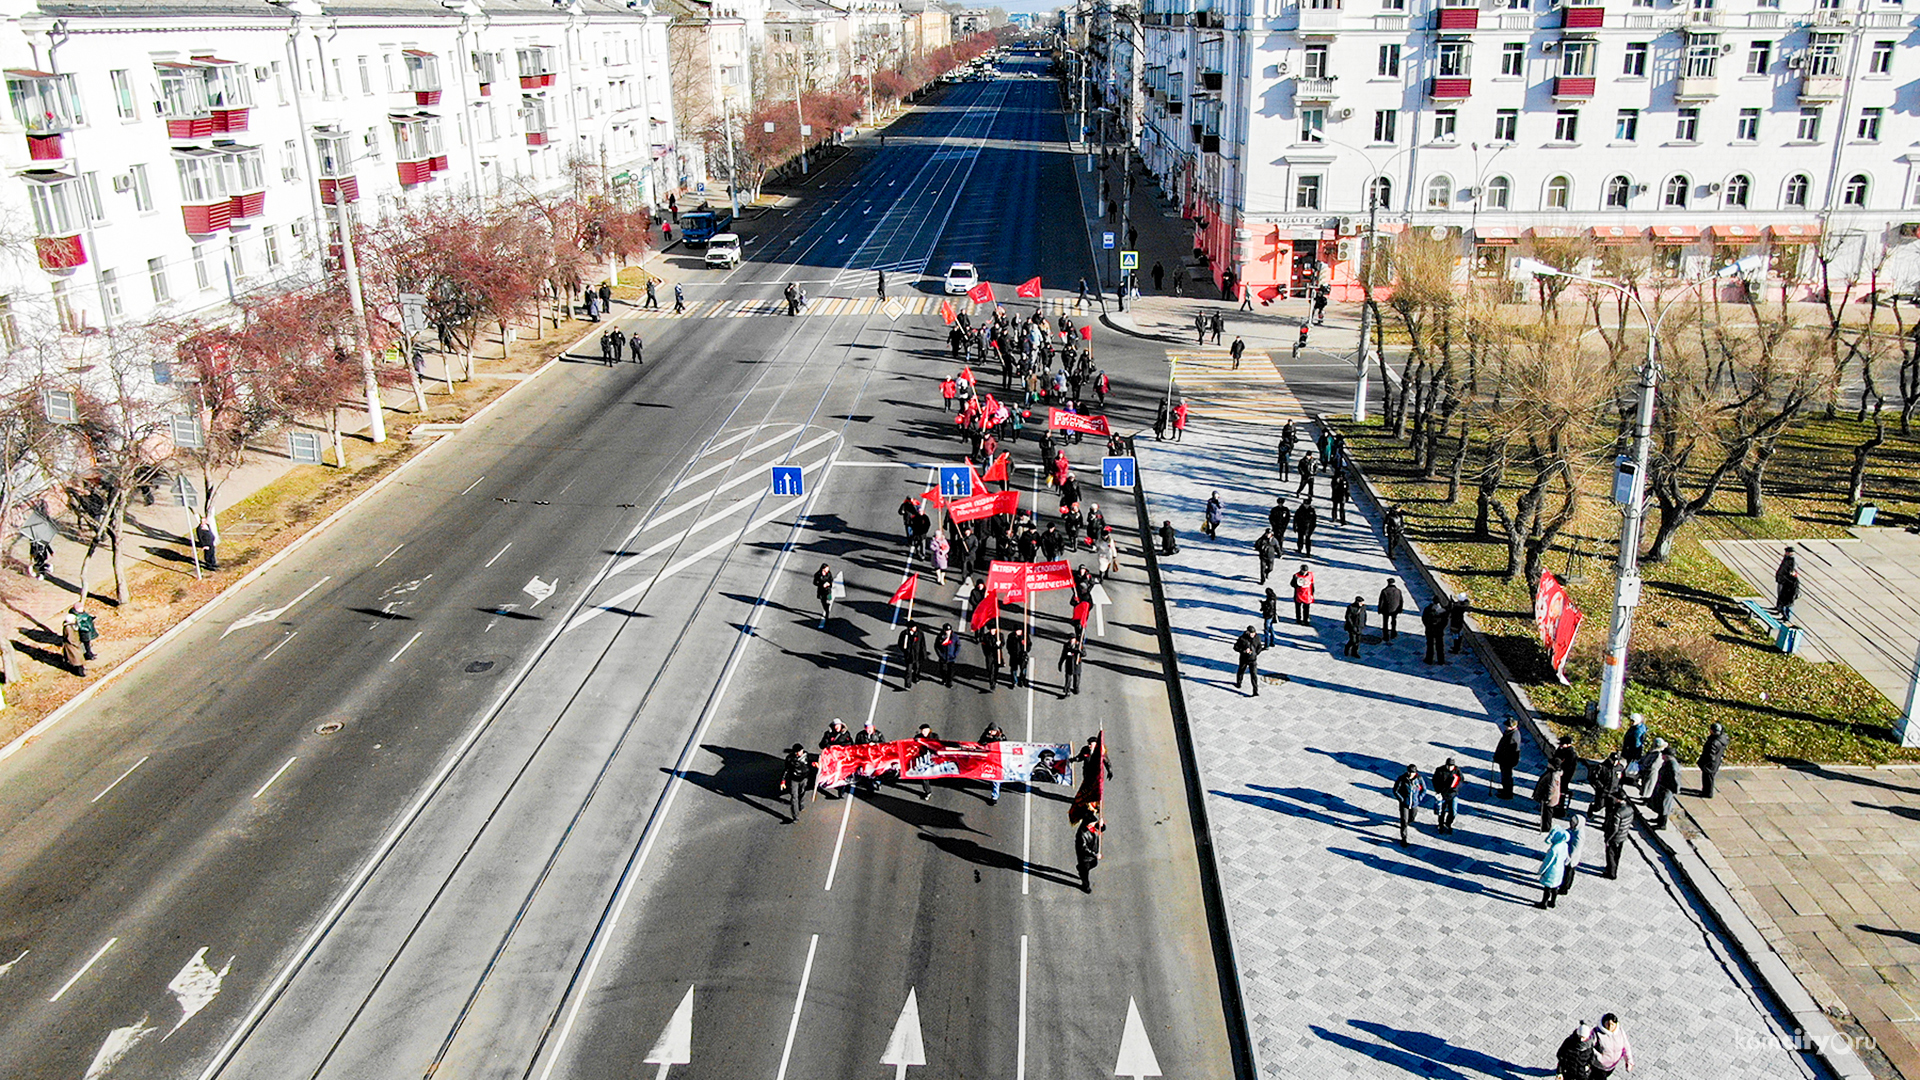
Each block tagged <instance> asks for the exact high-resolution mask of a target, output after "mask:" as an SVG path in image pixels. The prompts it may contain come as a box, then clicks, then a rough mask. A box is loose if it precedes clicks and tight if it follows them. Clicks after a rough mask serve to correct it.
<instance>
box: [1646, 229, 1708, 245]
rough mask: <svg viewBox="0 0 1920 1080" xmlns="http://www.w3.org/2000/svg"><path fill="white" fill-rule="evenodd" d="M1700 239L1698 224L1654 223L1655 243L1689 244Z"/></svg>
mask: <svg viewBox="0 0 1920 1080" xmlns="http://www.w3.org/2000/svg"><path fill="white" fill-rule="evenodd" d="M1698 239H1700V226H1698V225H1655V226H1654V227H1653V242H1654V243H1656V244H1691V243H1693V242H1694V241H1695V240H1698Z"/></svg>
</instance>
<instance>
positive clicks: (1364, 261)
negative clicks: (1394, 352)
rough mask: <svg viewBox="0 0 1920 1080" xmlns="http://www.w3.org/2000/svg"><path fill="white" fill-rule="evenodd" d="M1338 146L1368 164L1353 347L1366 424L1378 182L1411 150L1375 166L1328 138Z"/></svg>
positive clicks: (1356, 414) (1357, 411)
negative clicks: (1357, 322)
mask: <svg viewBox="0 0 1920 1080" xmlns="http://www.w3.org/2000/svg"><path fill="white" fill-rule="evenodd" d="M1326 141H1327V142H1330V143H1332V144H1334V145H1335V146H1344V147H1346V148H1347V149H1349V150H1351V151H1353V152H1354V153H1356V154H1359V155H1360V160H1362V161H1364V162H1366V163H1367V235H1366V239H1364V240H1363V241H1362V242H1361V244H1360V289H1361V292H1362V294H1363V296H1362V300H1361V303H1360V347H1359V348H1357V349H1355V350H1354V354H1353V355H1354V373H1353V422H1354V423H1356V424H1364V423H1366V421H1367V361H1368V360H1369V359H1371V358H1372V353H1370V352H1369V351H1368V347H1367V333H1368V331H1369V330H1370V327H1369V326H1368V323H1369V322H1370V320H1372V318H1373V243H1374V237H1375V236H1377V235H1379V232H1380V188H1379V182H1380V180H1381V179H1382V178H1384V177H1385V176H1386V173H1385V172H1383V171H1382V170H1383V169H1385V168H1386V167H1387V165H1392V164H1393V163H1394V162H1395V161H1398V160H1399V159H1400V157H1401V155H1403V154H1405V153H1407V152H1408V150H1411V149H1412V148H1411V147H1408V148H1407V149H1406V150H1400V151H1397V152H1395V153H1394V154H1392V155H1391V156H1389V157H1388V158H1387V160H1386V164H1385V165H1380V166H1375V165H1374V163H1373V157H1372V156H1371V155H1369V154H1368V153H1367V152H1366V151H1364V150H1362V149H1360V148H1359V147H1357V146H1352V145H1349V144H1347V143H1343V142H1341V141H1340V140H1338V139H1327V140H1326Z"/></svg>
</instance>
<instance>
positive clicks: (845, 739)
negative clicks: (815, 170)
mask: <svg viewBox="0 0 1920 1080" xmlns="http://www.w3.org/2000/svg"><path fill="white" fill-rule="evenodd" d="M852 745H853V732H851V731H848V730H847V725H846V723H845V722H844V721H842V720H841V719H840V718H839V717H837V716H836V717H834V718H833V721H832V722H831V723H829V724H828V725H827V730H826V731H824V732H822V733H821V735H820V749H822V750H825V749H826V748H827V747H829V746H852Z"/></svg>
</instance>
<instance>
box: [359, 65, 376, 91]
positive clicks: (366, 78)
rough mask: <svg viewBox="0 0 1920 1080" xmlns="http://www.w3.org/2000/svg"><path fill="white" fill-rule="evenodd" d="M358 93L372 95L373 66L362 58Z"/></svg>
mask: <svg viewBox="0 0 1920 1080" xmlns="http://www.w3.org/2000/svg"><path fill="white" fill-rule="evenodd" d="M360 92H361V93H362V94H366V95H372V93H373V64H372V63H371V62H370V61H368V59H367V58H366V57H364V56H363V57H361V58H360Z"/></svg>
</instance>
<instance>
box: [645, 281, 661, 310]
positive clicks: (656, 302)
mask: <svg viewBox="0 0 1920 1080" xmlns="http://www.w3.org/2000/svg"><path fill="white" fill-rule="evenodd" d="M653 284H654V279H652V278H648V279H647V303H646V310H648V311H659V310H660V295H659V293H657V292H655V291H654V287H653Z"/></svg>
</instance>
